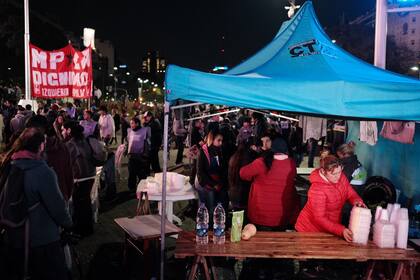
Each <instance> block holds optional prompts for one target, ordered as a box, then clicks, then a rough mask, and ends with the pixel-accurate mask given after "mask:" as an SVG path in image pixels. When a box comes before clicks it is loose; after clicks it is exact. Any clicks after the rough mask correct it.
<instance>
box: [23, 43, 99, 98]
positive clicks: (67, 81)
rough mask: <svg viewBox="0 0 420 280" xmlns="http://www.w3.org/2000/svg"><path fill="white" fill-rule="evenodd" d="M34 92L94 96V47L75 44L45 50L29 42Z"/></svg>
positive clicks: (36, 94) (49, 95)
mask: <svg viewBox="0 0 420 280" xmlns="http://www.w3.org/2000/svg"><path fill="white" fill-rule="evenodd" d="M30 60H31V63H30V64H31V92H32V97H34V98H66V97H72V98H91V97H92V49H91V48H90V47H89V48H86V49H85V50H83V51H77V50H75V49H74V48H73V46H72V45H70V44H69V45H67V46H66V47H64V48H62V49H59V50H55V51H45V50H42V49H40V48H38V47H36V46H34V45H32V44H31V45H30Z"/></svg>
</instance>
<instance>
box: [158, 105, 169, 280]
mask: <svg viewBox="0 0 420 280" xmlns="http://www.w3.org/2000/svg"><path fill="white" fill-rule="evenodd" d="M165 99H166V98H165ZM168 131H169V102H167V101H165V105H164V121H163V169H162V172H163V174H162V201H161V205H162V211H161V212H162V216H161V218H160V279H161V280H163V279H164V273H165V232H166V231H165V221H166V175H167V171H168Z"/></svg>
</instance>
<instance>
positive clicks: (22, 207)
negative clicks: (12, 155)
mask: <svg viewBox="0 0 420 280" xmlns="http://www.w3.org/2000/svg"><path fill="white" fill-rule="evenodd" d="M24 175H25V171H24V170H23V169H21V168H19V167H17V166H16V165H14V164H11V163H8V164H7V165H6V166H5V168H4V169H3V170H2V174H1V177H0V184H1V185H0V187H1V192H0V227H1V228H3V229H5V230H6V231H8V230H11V231H14V230H19V229H23V231H24V240H22V241H23V243H24V248H25V260H24V278H26V277H27V274H28V271H27V270H28V256H29V219H28V217H29V212H30V211H32V210H34V209H35V208H36V207H37V206H38V205H39V202H37V203H35V204H34V205H32V206H30V207H29V205H28V203H27V199H26V196H25V185H24Z"/></svg>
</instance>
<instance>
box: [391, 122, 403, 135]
mask: <svg viewBox="0 0 420 280" xmlns="http://www.w3.org/2000/svg"><path fill="white" fill-rule="evenodd" d="M395 124H396V125H397V127H394V125H395ZM405 124H406V122H389V126H390V127H391V133H392V134H400V133H401V132H402V131H403V130H404V128H405Z"/></svg>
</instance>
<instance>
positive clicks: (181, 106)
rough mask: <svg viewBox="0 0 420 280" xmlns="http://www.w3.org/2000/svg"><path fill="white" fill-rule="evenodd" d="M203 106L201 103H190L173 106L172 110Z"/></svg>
mask: <svg viewBox="0 0 420 280" xmlns="http://www.w3.org/2000/svg"><path fill="white" fill-rule="evenodd" d="M201 104H203V103H201V102H196V103H188V104H182V105H177V106H172V107H171V109H172V110H176V109H181V108H187V107H193V106H197V105H201Z"/></svg>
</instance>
